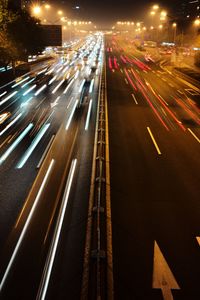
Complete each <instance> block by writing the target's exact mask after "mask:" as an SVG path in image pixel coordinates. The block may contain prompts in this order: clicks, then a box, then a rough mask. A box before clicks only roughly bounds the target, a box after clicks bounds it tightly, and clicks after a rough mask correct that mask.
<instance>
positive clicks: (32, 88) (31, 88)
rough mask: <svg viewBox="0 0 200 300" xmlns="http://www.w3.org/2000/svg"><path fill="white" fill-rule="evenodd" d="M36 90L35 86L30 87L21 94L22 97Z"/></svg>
mask: <svg viewBox="0 0 200 300" xmlns="http://www.w3.org/2000/svg"><path fill="white" fill-rule="evenodd" d="M35 88H36V84H34V85H32V86H31V87H30V88H29V89H28V90H27V91H26V92H24V93H23V96H26V95H28V93H30V92H31V91H32V90H34V89H35Z"/></svg>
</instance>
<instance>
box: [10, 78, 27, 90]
mask: <svg viewBox="0 0 200 300" xmlns="http://www.w3.org/2000/svg"><path fill="white" fill-rule="evenodd" d="M29 78H30V76H28V77H26V78H24V79H22V80H20V81H19V82H17V83H15V84H14V85H12V86H11V88H15V87H16V86H18V85H20V84H22V83H23V82H24V81H27V80H28V79H29Z"/></svg>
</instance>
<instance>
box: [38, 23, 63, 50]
mask: <svg viewBox="0 0 200 300" xmlns="http://www.w3.org/2000/svg"><path fill="white" fill-rule="evenodd" d="M42 28H43V31H44V46H46V47H47V46H62V26H61V25H42Z"/></svg>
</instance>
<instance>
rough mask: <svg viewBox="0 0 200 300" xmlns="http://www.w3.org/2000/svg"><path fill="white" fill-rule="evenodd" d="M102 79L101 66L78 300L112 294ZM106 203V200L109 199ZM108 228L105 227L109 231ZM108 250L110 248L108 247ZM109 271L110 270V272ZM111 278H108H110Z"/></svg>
mask: <svg viewBox="0 0 200 300" xmlns="http://www.w3.org/2000/svg"><path fill="white" fill-rule="evenodd" d="M105 101H106V75H105V64H104V66H103V70H102V74H101V79H100V88H99V101H98V110H97V122H96V136H95V145H94V156H93V171H92V179H91V190H90V200H89V202H90V203H89V212H88V224H87V233H86V245H85V257H84V267H83V281H82V291H81V299H82V300H86V299H87V300H88V299H92V300H93V299H98V300H100V299H108V298H109V300H112V297H111V295H113V292H112V291H111V292H110V291H109V289H112V288H113V287H112V285H110V282H112V280H111V281H110V280H109V278H108V277H110V274H112V270H110V269H109V271H108V268H109V263H108V257H110V254H109V255H107V246H108V240H109V239H108V238H107V230H108V227H107V222H111V220H110V218H109V220H108V218H107V207H106V203H107V199H106V185H107V182H106V170H107V168H106V129H107V127H106V103H105ZM109 201H110V199H109ZM110 228H111V227H109V229H110ZM109 248H111V245H110V246H109ZM111 269H112V268H111ZM111 277H112V275H111Z"/></svg>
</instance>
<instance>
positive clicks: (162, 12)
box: [160, 10, 167, 18]
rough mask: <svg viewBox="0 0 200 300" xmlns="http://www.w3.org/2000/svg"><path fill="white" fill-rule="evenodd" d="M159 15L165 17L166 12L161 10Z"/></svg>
mask: <svg viewBox="0 0 200 300" xmlns="http://www.w3.org/2000/svg"><path fill="white" fill-rule="evenodd" d="M160 16H161V17H162V18H165V17H166V16H167V12H166V11H164V10H163V11H161V13H160Z"/></svg>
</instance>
